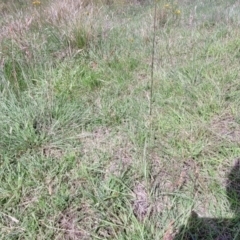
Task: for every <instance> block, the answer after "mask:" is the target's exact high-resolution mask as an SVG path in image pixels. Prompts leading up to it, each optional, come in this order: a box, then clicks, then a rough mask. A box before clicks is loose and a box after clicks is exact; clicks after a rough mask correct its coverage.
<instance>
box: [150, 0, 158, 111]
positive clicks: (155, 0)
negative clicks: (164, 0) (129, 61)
mask: <svg viewBox="0 0 240 240" xmlns="http://www.w3.org/2000/svg"><path fill="white" fill-rule="evenodd" d="M156 16H157V0H154V16H153V38H152V62H151V85H150V91H151V92H150V107H149V115H150V116H151V115H152V103H153V83H154V81H153V80H154V57H155V39H156Z"/></svg>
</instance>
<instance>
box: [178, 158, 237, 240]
mask: <svg viewBox="0 0 240 240" xmlns="http://www.w3.org/2000/svg"><path fill="white" fill-rule="evenodd" d="M226 191H227V196H228V199H229V201H230V205H231V210H232V211H234V213H235V218H232V219H230V218H229V219H227V218H222V219H220V218H200V217H199V216H198V215H197V213H195V212H192V214H191V216H190V218H189V220H188V224H187V225H186V226H183V227H181V229H180V231H179V234H178V235H177V236H176V237H175V238H174V240H239V239H240V159H238V160H237V162H236V163H235V166H234V167H233V168H232V170H231V172H230V173H229V175H228V180H227V187H226Z"/></svg>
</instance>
